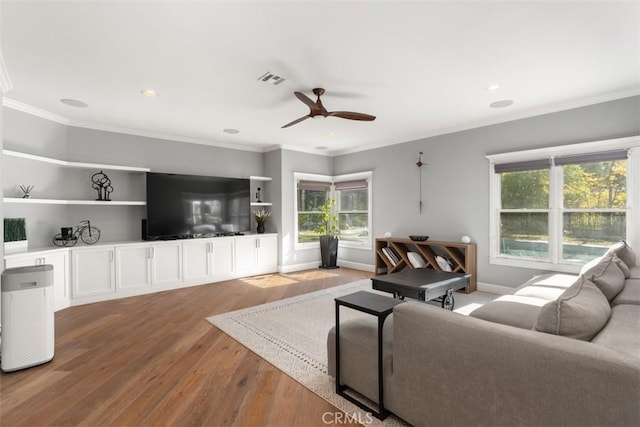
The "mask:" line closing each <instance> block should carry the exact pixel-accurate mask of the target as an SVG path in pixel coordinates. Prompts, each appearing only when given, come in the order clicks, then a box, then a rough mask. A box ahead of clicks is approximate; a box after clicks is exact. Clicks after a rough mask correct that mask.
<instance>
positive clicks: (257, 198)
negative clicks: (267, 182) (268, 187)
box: [256, 187, 262, 203]
mask: <svg viewBox="0 0 640 427" xmlns="http://www.w3.org/2000/svg"><path fill="white" fill-rule="evenodd" d="M256 202H258V203H262V197H261V196H260V187H258V189H257V191H256Z"/></svg>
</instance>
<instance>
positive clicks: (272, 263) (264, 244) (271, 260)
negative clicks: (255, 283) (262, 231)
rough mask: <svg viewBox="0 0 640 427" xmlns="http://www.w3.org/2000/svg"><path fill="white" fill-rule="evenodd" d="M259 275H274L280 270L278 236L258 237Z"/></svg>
mask: <svg viewBox="0 0 640 427" xmlns="http://www.w3.org/2000/svg"><path fill="white" fill-rule="evenodd" d="M257 239H258V260H257V261H258V273H259V274H262V273H273V272H275V271H277V269H278V236H261V237H258V238H257Z"/></svg>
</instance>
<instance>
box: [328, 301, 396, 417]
mask: <svg viewBox="0 0 640 427" xmlns="http://www.w3.org/2000/svg"><path fill="white" fill-rule="evenodd" d="M335 301H336V393H337V394H338V395H340V396H342V397H344V398H345V399H347V400H348V401H350V402H351V403H353V404H355V405H357V406H359V407H360V408H362V409H364V410H365V411H370V412H371V413H372V414H373V415H375V417H376V418H378V419H380V420H384V419H385V418H387V416H388V415H389V411H387V410H386V409H385V407H384V387H383V372H382V371H383V366H382V327H383V325H384V321H385V320H386V319H387V316H389V315H390V314H391V312H393V308H394V307H395V306H396V305H399V304H402V303H404V301H401V300H396V299H393V298H389V297H386V296H383V295H378V294H374V293H371V292H366V291H359V292H355V293H353V294H349V295H344V296H342V297H338V298H336V299H335ZM340 306H345V307H349V308H351V309H354V310H358V311H362V312H364V313H368V314H371V315H373V316H376V317H377V318H378V411H375V410H373V409H372V408H370V407H368V406H367V405H365V404H364V403H362V402H360V401H358V400H357V399H355V398H354V397H352V396H349V395H348V394H346V393H345V391H346V390H347V389H349V386H348V385H346V384H342V383H341V381H340Z"/></svg>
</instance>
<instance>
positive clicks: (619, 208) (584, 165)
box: [555, 150, 627, 261]
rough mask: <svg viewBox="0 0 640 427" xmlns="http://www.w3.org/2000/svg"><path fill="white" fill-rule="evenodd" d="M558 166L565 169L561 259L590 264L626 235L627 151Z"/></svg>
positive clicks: (566, 159) (564, 159)
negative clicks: (591, 260)
mask: <svg viewBox="0 0 640 427" xmlns="http://www.w3.org/2000/svg"><path fill="white" fill-rule="evenodd" d="M555 164H556V166H558V167H561V168H562V182H563V184H562V201H563V203H562V236H561V238H562V260H565V261H589V260H590V259H593V258H595V257H596V256H599V255H602V254H603V253H604V251H605V250H606V248H607V247H608V246H611V245H612V244H613V243H615V242H619V241H620V240H622V239H625V238H626V236H627V233H626V223H627V221H626V216H627V215H626V207H627V151H626V150H623V151H619V152H610V153H597V154H595V155H592V156H567V157H559V158H556V159H555Z"/></svg>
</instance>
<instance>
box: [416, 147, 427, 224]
mask: <svg viewBox="0 0 640 427" xmlns="http://www.w3.org/2000/svg"><path fill="white" fill-rule="evenodd" d="M422 154H423V152H422V151H418V161H417V163H416V166H418V172H419V174H420V182H419V190H418V191H419V192H420V193H419V194H418V196H419V200H420V201H419V203H418V208H419V210H420V215H422V166H424V165H426V163H422Z"/></svg>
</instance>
